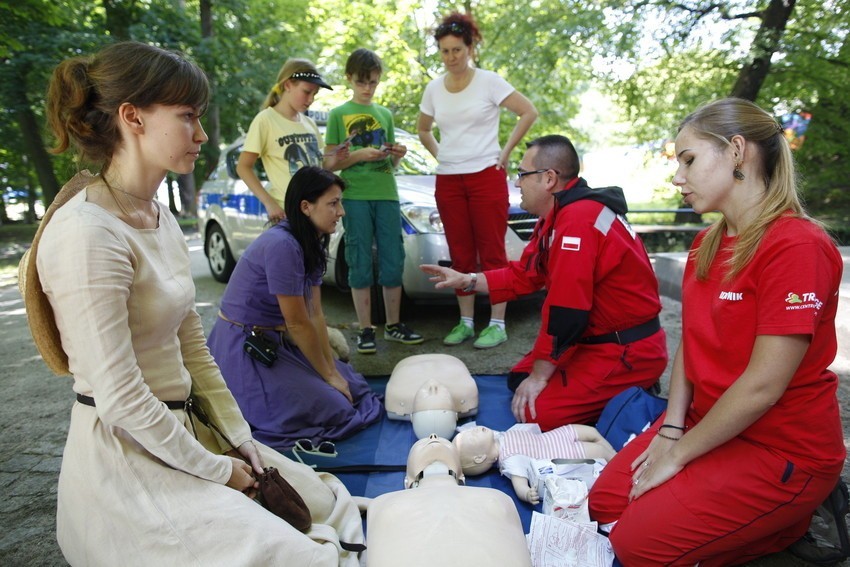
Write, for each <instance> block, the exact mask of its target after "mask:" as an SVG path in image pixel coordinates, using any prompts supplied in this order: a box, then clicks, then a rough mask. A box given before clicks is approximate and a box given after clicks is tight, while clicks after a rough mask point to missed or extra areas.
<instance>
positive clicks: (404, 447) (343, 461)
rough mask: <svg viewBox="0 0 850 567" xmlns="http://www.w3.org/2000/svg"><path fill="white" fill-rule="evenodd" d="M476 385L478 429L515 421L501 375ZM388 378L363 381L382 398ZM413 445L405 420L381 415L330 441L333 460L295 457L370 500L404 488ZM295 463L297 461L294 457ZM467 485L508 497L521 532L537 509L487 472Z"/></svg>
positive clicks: (478, 378)
mask: <svg viewBox="0 0 850 567" xmlns="http://www.w3.org/2000/svg"><path fill="white" fill-rule="evenodd" d="M473 378H474V380H475V383H476V384H477V386H478V406H479V407H478V415H476V416H474V417H473V418H471V419H467V420H462V421H461V423H463V422H465V421H471V420H474V421H476V422H477V423H478V424H479V425H485V426H487V427H489V428H491V429H495V430H497V431H505V430H506V429H508V428H510V427H511V426H512V425H514V424H515V423H516V420H515V419H514V416H513V414H512V413H511V398H512V397H513V393H512V392H511V391H510V390H508V388H507V386H506V385H505V384H506V378H505V376H504V375H501V376H473ZM388 379H389V377H387V376H382V377H371V378H367V380H368V382H369V385H370V386H371V388H372V389H373V390H374V391H376V392H378V393H379V394H383V393H384V391H385V390H386V386H387V380H388ZM416 441H417V439H416V436H415V435H414V434H413V426H412V425H411V423H410V422H409V421H396V420H390V419H387V417H386V415H384V417H383V418H381V420H380V421H379V422H377V423H374V424H372V425H370V426H369V427H367V428H366V429H364V430H362V431H360V432H359V433H356V434H355V435H353V436H352V437H349V438H348V439H344V440H342V441H336V442H335V443H334V444H335V445H336V452H337V456H336V457H328V456H322V455H316V454H305V453H301V452H299V453H298V457H300V460H302V461H303V462H304V463H307V464H311V465H316V468H317V470H320V471H328V472H331V473H333V474H334V475H336V476H337V477H338V478H339V479H340V480H341V481H342V482H343V484H345V486H346V488H348V491H349V492H351V494H353V495H354V496H366V497H369V498H374V497H376V496H380V495H381V494H385V493H387V492H392V491H395V490H403V489H404V470H405V467H406V465H407V454H408V453H409V452H410V447H412V446H413V444H414V443H415V442H416ZM284 454H285V455H286V456H287V457H289V458H295V455H293V453H292V451H291V450H289V451H285V452H284ZM296 460H298V459H296ZM349 467H355V468H368V469H375V468H383V469H385V470H379V471H371V472H347V471H349V470H352V469H350V468H349ZM466 484H467V485H469V486H480V487H484V488H495V489H497V490H501V491H502V492H504V493H505V494H507V495H508V496H510V497H511V498H512V499H513V500H514V502H515V503H516V506H517V511H518V512H519V516H520V520H522V524H523V528H524V529H525V531H526V533H527V532H528V530H529V525H530V523H531V512H532V511H533V510H534V509H535V508H536V509H537V511H538V512H540V511H541V505H540V504H538V505H537V506H536V507H535V506H532V505H531V504H528V503H526V502H522V501H520V500H518V499H517V497H516V494H515V493H514V489H513V486H512V485H511V483H510V480H508V479H507V478H505V477H504V476H502V475H500V474H499V471H498V469H497V468H493V469H491V470H490V471H488V472H487V473H486V474H483V475H479V476H471V477H467V478H466Z"/></svg>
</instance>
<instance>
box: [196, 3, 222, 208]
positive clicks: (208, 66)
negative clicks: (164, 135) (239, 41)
mask: <svg viewBox="0 0 850 567" xmlns="http://www.w3.org/2000/svg"><path fill="white" fill-rule="evenodd" d="M200 11H201V14H200V19H201V43H202V44H203V45H204V46H205V49H202V50H201V53H202V55H201V56H200V57H199V60H200V62H201V66H202V67H203V68H204V70H205V71H206V72H207V77H208V78H209V81H210V93H211V97H210V106H209V108H208V109H207V114H206V116H205V118H206V120H205V122H206V130H207V136H209V140H208V141H207V143H206V144H204V150H203V153H204V156H206V160H205V161H206V163H205V164H204V165H205V167H204V170H203V171H202V172H201V174H202V175H201V176H200V177H201V178H202V179H206V178H207V176H209V174H210V173H212V172H213V171H215V167H216V165H217V164H218V158H219V154H220V153H221V152H220V151H219V149H218V148H219V146H220V145H221V140H220V138H221V121H220V119H219V108H218V103H217V102H216V80H215V77H216V72H215V71H216V63H215V57H214V56H213V44H214V39H213V35H214V30H213V16H212V15H213V0H201V2H200ZM194 204H195V201H194V199H193V200H192V205H193V209H192V210H195V208H194Z"/></svg>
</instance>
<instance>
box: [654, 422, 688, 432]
mask: <svg viewBox="0 0 850 567" xmlns="http://www.w3.org/2000/svg"><path fill="white" fill-rule="evenodd" d="M664 427H669V428H670V429H678V430H679V431H682V432H684V431H685V430H686V429H687V428H688V426H687V425H686V426H684V427H679V426H678V425H670V424H667V423H665V424H664V425H660V426H659V427H658V429H662V428H664Z"/></svg>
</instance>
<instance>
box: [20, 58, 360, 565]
mask: <svg viewBox="0 0 850 567" xmlns="http://www.w3.org/2000/svg"><path fill="white" fill-rule="evenodd" d="M207 100H208V86H207V81H206V78H205V76H204V74H203V72H202V71H200V69H198V68H197V67H196V66H195V65H194V64H192V63H190V62H188V61H186V60H185V59H183V58H182V57H180V56H179V55H177V54H174V53H171V52H167V51H164V50H161V49H158V48H155V47H151V46H148V45H144V44H140V43H133V42H126V43H118V44H114V45H112V46H109V47H106V48H104V49H103V50H102V51H101V52H99V53H98V54H97V55H95V56H94V57H91V58H75V59H69V60H67V61H65V62H63V63H61V64H60V65H59V66H58V67H57V69H56V70H55V72H54V75H53V79H52V81H51V87H50V91H49V94H48V108H47V115H48V118H49V120H50V124H51V127H52V129H53V131H54V133H55V134H56V137H57V146H56V151H57V152H61V151H64V150H66V149H67V148H68V147H69V146H70V145H74V146H75V149H77V150H78V152H79V153H80V155H81V157H82V158H83V159H84V160H85V161H86V162H87V163H92V164H95V165H98V166H101V170H100V174H99V175H97V176H94V177H81V176H82V174H81V175H80V176H78V177H77V178H75V179H74V180H72V182H71V183H69V184H68V185H67V186H66V187H65V188H64V189H63V191H62V192H61V193H60V195H59V197H57V202H56V204H55V205H54V206H53V207H52V210H51V211H50V212H51V215H50V216H49V217H46V218H45V221H44V223H43V224H44V225H45V226H44V227H43V232H42V233H41V234H40V240H39V239H38V238H37V240H36V242H35V243H34V246H33V252H32V254H31V257H30V261H35V262H36V265H37V268H38V275H39V279H40V282H41V285H42V287H43V290H44V293H45V294H46V297H47V298H48V299H49V302H50V306H51V307H52V311H53V316H54V318H55V323H56V326H57V327H58V331H59V336H60V337H61V348H62V351H64V353H66V354H67V368H68V370H69V371H70V373H71V374H72V375H73V377H74V384H73V390H74V393H75V394H76V395H77V400H78V402H77V403H75V404H74V406H73V409H72V412H71V424H70V430H69V433H68V441H67V444H66V447H65V453H64V457H63V461H62V470H61V473H60V477H59V493H58V512H57V537H58V540H59V545H60V547H61V548H62V552H63V553H64V555H65V557H66V559H67V560H68V562H69V563H71V564H72V565H155V564H163V565H293V566H299V567H300V566H307V565H317V566H318V565H328V566H332V565H346V566H348V565H358V564H359V559H358V557H357V555H356V553H354V552H349V551H345V550H344V549H343V548H342V545H341V542H347V543H354V544H357V543H362V542H363V533H362V528H361V521H360V515H359V512H358V510H357V507H356V505H355V504H354V502H353V500H352V498H351V496H350V495H349V494H348V492H347V491H346V489H345V487H344V486H342V484H341V483H340V482H339V481H338V480H337V479H336V478H334V477H332V476H330V475H318V474H316V473H315V472H314V471H313V470H312V469H309V468H307V467H305V466H303V465H300V464H296V463H294V462H292V461H289V460H287V459H285V458H284V457H283V456H282V455H280V454H278V453H276V452H275V451H272V450H271V449H268V448H266V447H264V446H262V445H260V444H259V443H255V442H254V441H253V440H252V439H251V431H250V429H249V427H248V424H247V423H246V422H245V420H244V419H243V418H242V414H241V413H240V411H239V408H238V407H237V405H236V402H235V401H234V399H233V396H232V395H231V394H230V392H229V391H228V390H227V387H226V386H225V384H224V381H223V380H222V378H221V374H220V373H219V370H218V367H217V366H216V364H215V363H214V361H213V359H212V357H211V356H210V354H209V352H208V350H207V348H206V346H205V339H204V335H203V329H202V327H201V321H200V318H199V316H198V314H197V312H196V310H195V306H194V297H195V288H194V284H193V282H192V278H191V273H190V266H189V256H188V250H187V247H186V244H185V242H184V238H183V235H182V232H181V230H180V228H179V227H178V225H177V223H176V222H175V220H174V218H173V217H172V215H171V214H170V213H169V211H168V210H167V209H166V208H164V207H162V206H161V205H160V204H159V203H157V202H156V201H155V200H154V199H153V198H154V195H155V193H156V190H157V188H158V187H159V185H160V183H161V181H162V179H163V178H164V176H165V174H166V171H168V170H171V171H174V172H176V173H189V172H191V171H192V170H193V169H194V164H195V160H196V159H197V157H198V155H199V151H200V146H201V144H202V143H203V142H205V141H206V140H207V137H206V134H205V133H204V131H203V128H202V127H201V125H200V122H199V118H200V115H201V114H202V112H203V110H204V109H205V107H206V104H207ZM75 191H76V194H73V193H74V192H75ZM72 194H73V196H72ZM63 202H64V204H63V205H61V208H60V207H59V204H60V203H63ZM48 220H49V221H50V222H49V225H47V221H48ZM39 346H40V348H42V349H43V348H44V345H39ZM190 394H191V395H192V397H193V398H194V399H195V400H196V403H199V404H200V405H201V406H202V407H203V409H204V410H205V411H206V412H207V414H208V415H209V417H210V419H211V420H212V421H213V422H214V423H215V424H217V425H218V427H219V428H220V429H221V430H222V431H223V433H224V434H225V435H227V437H228V438H229V439H230V440H231V441H232V442H233V443H234V444H235V445H236V446H237V447H238V453H239V454H236V453H235V452H231V453H230V454H229V455H225V454H223V453H224V452H225V451H226V450H227V449H229V448H230V447H229V446H228V445H227V444H226V442H225V441H223V440H221V439H219V438H218V437H217V436H214V435H213V434H212V432H210V431H209V430H208V429H205V428H204V427H203V426H202V425H201V424H199V423H198V420H197V419H194V420H193V419H192V418H191V416H190V415H189V414H188V413H187V412H186V411H184V410H183V409H169V407H167V405H168V406H175V407H176V406H179V402H181V401H184V400H186V399H187V398H188V397H189V396H190ZM69 395H72V394H71V393H70V392H69ZM169 402H172V403H169ZM192 421H193V422H194V424H193V423H192ZM230 455H235V456H230ZM246 461H247V462H246ZM249 463H250V464H249ZM263 466H274V467H277V468H278V469H279V470H280V472H281V474H282V475H283V476H284V478H286V479H287V480H288V481H289V482H290V483H291V484H292V485H293V486H294V487H295V488H296V489H297V490H298V492H299V493H300V494H301V496H302V497H303V498H304V500H305V502H306V503H307V505H308V507H309V508H310V512H311V514H312V518H313V526H312V528H311V529H310V530H309V532H308V533H307V534H302V533H301V532H299V531H297V530H296V529H295V528H293V527H292V526H290V525H289V524H287V523H286V522H285V521H284V520H282V519H280V518H278V517H277V516H275V515H273V514H271V513H270V512H268V511H267V510H265V509H264V508H263V507H261V506H260V505H258V504H257V503H256V502H255V501H254V500H253V499H252V498H251V497H252V496H254V495H255V493H256V490H257V483H256V481H255V478H254V475H256V474H258V473H260V472H261V471H262V468H263ZM346 547H349V546H346Z"/></svg>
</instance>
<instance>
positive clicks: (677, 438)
mask: <svg viewBox="0 0 850 567" xmlns="http://www.w3.org/2000/svg"><path fill="white" fill-rule="evenodd" d="M655 434H656V435H658V436H659V437H663V438H664V439H669V440H670V441H678V440H679V439H681V437H670V436H669V435H664V434H663V433H661V431H656V432H655Z"/></svg>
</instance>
